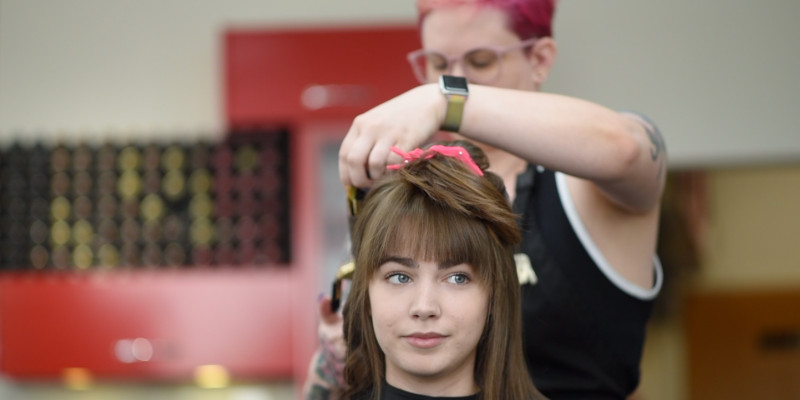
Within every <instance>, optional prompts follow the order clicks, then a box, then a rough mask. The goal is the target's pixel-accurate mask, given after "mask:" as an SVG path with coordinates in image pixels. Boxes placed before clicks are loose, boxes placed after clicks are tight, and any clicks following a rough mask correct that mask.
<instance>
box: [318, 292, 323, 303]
mask: <svg viewBox="0 0 800 400" xmlns="http://www.w3.org/2000/svg"><path fill="white" fill-rule="evenodd" d="M324 298H325V293H322V292H320V294H318V295H317V303H319V302H321V301H322V299H324Z"/></svg>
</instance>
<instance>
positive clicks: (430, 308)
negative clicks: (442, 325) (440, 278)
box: [409, 282, 441, 320]
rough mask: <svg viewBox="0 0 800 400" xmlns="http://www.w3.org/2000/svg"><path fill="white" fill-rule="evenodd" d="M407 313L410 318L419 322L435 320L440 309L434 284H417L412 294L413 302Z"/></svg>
mask: <svg viewBox="0 0 800 400" xmlns="http://www.w3.org/2000/svg"><path fill="white" fill-rule="evenodd" d="M409 312H410V314H411V317H413V318H415V319H420V320H426V319H429V318H436V317H438V316H439V315H440V313H441V309H440V307H439V301H438V298H437V293H436V283H435V282H419V283H418V284H417V285H416V293H414V300H413V301H412V302H411V309H410V310H409Z"/></svg>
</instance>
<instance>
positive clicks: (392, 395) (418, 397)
mask: <svg viewBox="0 0 800 400" xmlns="http://www.w3.org/2000/svg"><path fill="white" fill-rule="evenodd" d="M356 399H357V400H367V399H370V396H369V394H368V393H367V394H365V395H362V396H356ZM381 400H478V395H477V394H474V395H472V396H462V397H432V396H426V395H423V394H416V393H411V392H406V391H405V390H402V389H398V388H396V387H394V386H392V385H389V384H388V383H386V382H383V389H382V390H381Z"/></svg>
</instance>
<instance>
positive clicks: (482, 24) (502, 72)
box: [421, 4, 540, 90]
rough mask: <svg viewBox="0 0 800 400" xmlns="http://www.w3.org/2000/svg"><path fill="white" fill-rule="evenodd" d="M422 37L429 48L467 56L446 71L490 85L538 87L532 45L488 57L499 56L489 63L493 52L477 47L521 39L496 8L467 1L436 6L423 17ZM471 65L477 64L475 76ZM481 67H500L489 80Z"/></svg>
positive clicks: (503, 45) (432, 78) (510, 43)
mask: <svg viewBox="0 0 800 400" xmlns="http://www.w3.org/2000/svg"><path fill="white" fill-rule="evenodd" d="M421 37H422V45H423V48H424V49H425V50H428V51H434V52H437V53H440V54H442V55H443V56H445V57H446V58H453V57H460V56H463V57H462V58H461V62H455V63H453V64H452V65H451V66H449V70H448V71H446V73H448V74H451V75H459V76H466V77H467V78H468V79H470V80H471V81H472V82H471V83H478V84H485V85H490V86H497V87H505V88H511V89H522V90H535V89H537V88H538V84H537V81H536V78H535V76H536V75H535V74H534V66H535V64H536V61H535V57H533V56H530V54H531V53H530V52H529V51H526V49H527V50H531V47H530V46H529V47H526V48H525V49H516V50H513V51H508V52H506V53H504V54H502V55H501V56H500V57H499V58H495V57H488V58H489V59H492V60H496V61H492V62H491V65H487V63H489V61H488V60H487V56H486V55H487V54H489V53H491V52H486V51H481V50H476V49H484V48H485V49H488V48H508V47H509V46H511V47H513V46H515V45H519V44H520V42H521V40H520V38H519V37H518V36H517V35H516V34H515V33H514V32H513V31H512V30H511V29H509V28H508V23H507V21H506V15H505V14H504V13H503V12H502V11H500V10H498V9H496V8H492V7H486V6H476V5H471V4H467V5H462V6H456V7H443V8H439V9H435V10H433V11H431V12H430V13H429V14H428V15H427V16H426V17H425V19H424V20H423V22H422V26H421ZM432 64H435V63H432ZM470 65H472V66H474V68H473V69H472V70H473V73H472V75H474V77H475V79H473V78H472V77H471V76H470V75H471V74H470V70H469V68H471V67H470ZM481 68H486V69H488V70H491V71H495V70H498V71H497V73H496V74H495V73H492V78H490V79H489V80H488V81H487V82H481V81H480V80H481V79H482V78H483V76H482V75H483V74H482V73H481V72H480V71H481ZM441 72H442V71H435V72H433V73H432V74H433V75H436V76H429V77H428V78H429V80H430V81H436V80H437V79H438V75H439V74H440V73H441ZM429 75H431V72H430V71H429ZM539 83H540V82H539Z"/></svg>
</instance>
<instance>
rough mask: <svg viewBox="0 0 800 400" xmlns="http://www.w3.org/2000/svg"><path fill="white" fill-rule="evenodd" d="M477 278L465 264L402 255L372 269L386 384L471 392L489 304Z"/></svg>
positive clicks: (373, 309)
mask: <svg viewBox="0 0 800 400" xmlns="http://www.w3.org/2000/svg"><path fill="white" fill-rule="evenodd" d="M477 279H478V278H477V276H476V274H475V272H474V271H473V269H472V267H471V266H469V265H467V264H458V265H443V264H439V263H437V262H430V261H421V260H415V259H412V258H410V257H406V256H403V255H400V256H398V257H394V258H392V259H390V260H389V261H388V262H386V263H384V264H383V265H381V266H380V267H379V268H378V269H377V270H376V271H375V273H374V274H373V276H372V279H371V280H370V283H369V299H370V304H371V314H372V325H373V329H374V330H375V336H376V338H377V340H378V344H379V345H380V347H381V349H382V350H383V353H384V354H385V356H386V357H385V359H386V379H387V382H388V383H390V384H392V385H393V386H396V387H399V388H401V389H405V390H408V391H411V392H414V393H421V394H429V395H440V396H444V395H451V396H457V395H469V394H472V393H474V392H475V390H476V389H477V388H476V387H475V382H474V377H473V374H474V366H475V355H476V347H477V345H478V341H479V340H480V338H481V334H482V333H483V329H484V325H485V324H486V316H487V310H488V302H489V294H488V291H487V289H486V288H485V287H484V285H483V284H482V283H481V282H479V281H478V280H477ZM443 388H444V389H443ZM448 389H452V390H453V392H449V391H448ZM442 390H445V391H447V393H444V392H442Z"/></svg>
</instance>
